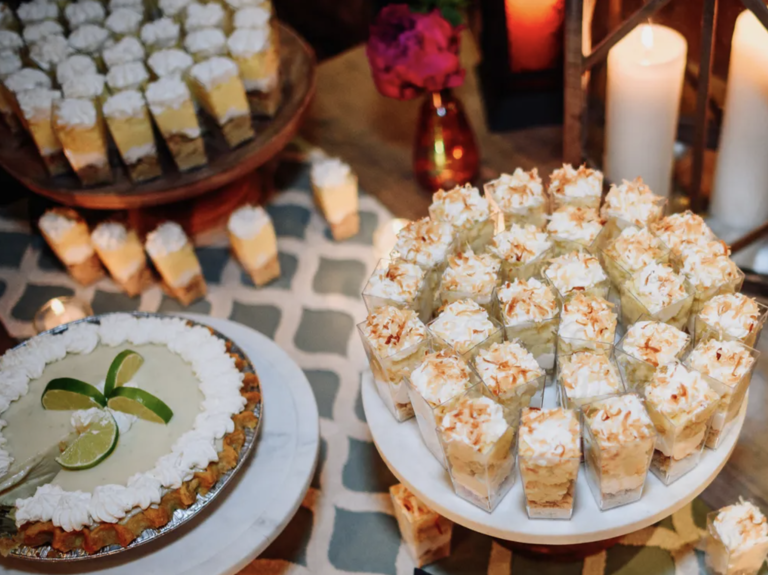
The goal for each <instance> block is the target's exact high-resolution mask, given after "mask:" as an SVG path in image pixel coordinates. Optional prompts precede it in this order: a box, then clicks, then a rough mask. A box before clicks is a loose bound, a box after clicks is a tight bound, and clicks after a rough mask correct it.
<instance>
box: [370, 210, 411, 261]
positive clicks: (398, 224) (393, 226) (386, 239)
mask: <svg viewBox="0 0 768 575" xmlns="http://www.w3.org/2000/svg"><path fill="white" fill-rule="evenodd" d="M410 223H411V221H410V220H405V219H402V218H395V219H393V220H389V221H388V222H386V223H384V224H382V225H381V226H379V228H378V229H377V230H376V231H375V232H374V234H373V247H374V250H375V252H376V257H377V258H379V259H380V258H386V257H389V254H391V253H392V250H393V249H395V244H396V243H397V234H398V233H399V232H400V230H402V229H403V228H404V227H405V226H407V225H408V224H410Z"/></svg>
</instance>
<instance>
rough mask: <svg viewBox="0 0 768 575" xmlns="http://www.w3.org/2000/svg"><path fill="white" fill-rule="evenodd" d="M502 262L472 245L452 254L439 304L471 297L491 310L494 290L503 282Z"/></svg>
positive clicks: (445, 304)
mask: <svg viewBox="0 0 768 575" xmlns="http://www.w3.org/2000/svg"><path fill="white" fill-rule="evenodd" d="M500 271H501V261H500V260H499V259H498V258H497V257H495V256H494V255H492V254H489V253H485V254H475V253H474V252H473V251H472V249H471V248H468V249H467V250H465V251H463V252H459V253H457V254H455V255H452V256H449V257H448V266H447V267H446V268H445V271H444V272H443V277H442V279H441V280H440V293H439V296H438V300H439V301H438V305H439V307H441V308H442V307H445V306H447V305H448V304H450V303H452V302H455V301H458V300H463V299H470V300H472V301H474V302H476V303H477V304H479V305H480V306H482V307H484V308H485V309H486V310H488V312H489V313H490V312H491V309H492V303H493V290H494V289H496V287H498V286H499V285H500V284H501V274H500Z"/></svg>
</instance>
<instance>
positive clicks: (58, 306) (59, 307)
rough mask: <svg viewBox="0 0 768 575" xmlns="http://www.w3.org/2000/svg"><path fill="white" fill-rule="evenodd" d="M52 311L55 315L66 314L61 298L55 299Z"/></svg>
mask: <svg viewBox="0 0 768 575" xmlns="http://www.w3.org/2000/svg"><path fill="white" fill-rule="evenodd" d="M51 309H52V310H53V313H54V314H55V315H61V314H63V313H64V304H63V303H61V300H60V299H59V298H54V299H52V300H51Z"/></svg>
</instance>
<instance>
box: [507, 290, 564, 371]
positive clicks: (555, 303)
mask: <svg viewBox="0 0 768 575" xmlns="http://www.w3.org/2000/svg"><path fill="white" fill-rule="evenodd" d="M495 300H496V310H497V312H496V317H497V318H498V319H499V321H501V323H502V325H503V326H504V334H505V336H506V339H507V340H508V341H514V340H518V341H520V343H522V344H523V345H524V346H525V348H526V349H527V350H528V351H530V352H531V354H533V356H534V358H535V359H536V361H537V363H538V364H539V365H540V366H541V367H542V368H543V369H545V370H551V369H552V368H553V367H554V365H555V354H556V352H557V328H558V325H559V323H560V301H559V299H558V297H557V294H556V292H555V290H554V288H552V286H550V285H549V284H547V283H544V282H541V281H539V280H537V279H535V278H531V279H529V280H514V281H512V282H506V283H505V284H503V285H502V286H501V287H500V288H498V289H497V290H496V297H495Z"/></svg>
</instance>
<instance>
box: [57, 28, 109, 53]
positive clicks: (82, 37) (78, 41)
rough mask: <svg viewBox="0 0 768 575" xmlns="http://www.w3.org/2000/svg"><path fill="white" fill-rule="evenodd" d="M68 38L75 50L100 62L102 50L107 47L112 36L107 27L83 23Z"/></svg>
mask: <svg viewBox="0 0 768 575" xmlns="http://www.w3.org/2000/svg"><path fill="white" fill-rule="evenodd" d="M68 40H69V45H70V46H71V47H72V49H73V50H75V51H76V52H79V53H80V54H86V55H88V56H91V57H92V58H94V59H95V60H96V61H97V62H100V61H101V51H102V50H103V49H104V48H106V47H107V45H108V43H109V42H110V41H111V37H110V34H109V32H108V31H107V29H106V28H104V27H102V26H99V25H98V24H83V25H82V26H80V27H79V28H78V29H77V30H75V31H74V32H72V33H71V34H70V35H69V38H68Z"/></svg>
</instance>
